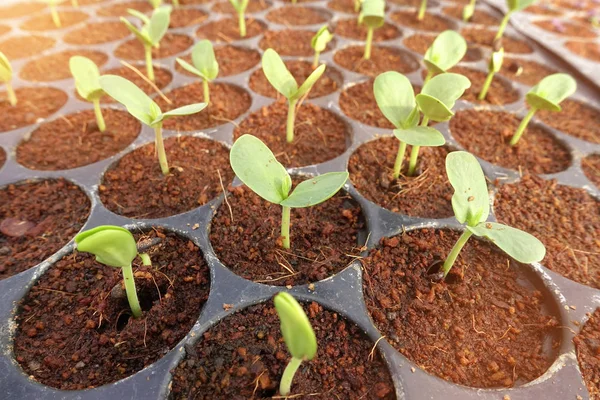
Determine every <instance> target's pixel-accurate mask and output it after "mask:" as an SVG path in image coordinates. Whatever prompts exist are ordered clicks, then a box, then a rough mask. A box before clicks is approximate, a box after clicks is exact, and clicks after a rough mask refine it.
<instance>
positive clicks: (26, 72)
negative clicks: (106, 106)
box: [20, 50, 108, 82]
mask: <svg viewBox="0 0 600 400" xmlns="http://www.w3.org/2000/svg"><path fill="white" fill-rule="evenodd" d="M76 55H79V56H84V57H87V58H89V59H90V60H92V61H93V62H94V63H96V65H97V66H98V67H102V65H104V64H105V63H106V62H107V61H108V56H107V55H106V54H105V53H102V52H100V51H93V50H65V51H61V52H59V53H54V54H49V55H47V56H42V57H40V58H38V59H35V60H32V61H29V62H28V63H27V64H25V65H24V66H23V68H21V74H20V76H21V78H23V79H25V80H28V81H33V82H51V81H58V80H61V79H66V78H71V77H72V75H71V70H70V69H69V60H70V59H71V57H73V56H76Z"/></svg>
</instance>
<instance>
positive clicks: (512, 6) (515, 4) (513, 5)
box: [494, 0, 536, 41]
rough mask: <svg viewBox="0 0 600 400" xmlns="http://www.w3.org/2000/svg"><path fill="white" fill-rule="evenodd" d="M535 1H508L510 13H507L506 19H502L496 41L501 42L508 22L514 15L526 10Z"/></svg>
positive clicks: (507, 5)
mask: <svg viewBox="0 0 600 400" xmlns="http://www.w3.org/2000/svg"><path fill="white" fill-rule="evenodd" d="M535 1H536V0H506V7H507V8H508V11H507V12H506V14H505V15H504V18H502V21H501V22H500V26H499V27H498V32H497V33H496V37H495V38H494V41H498V40H500V38H502V35H503V34H504V30H505V29H506V26H507V25H508V20H509V19H510V17H511V15H513V13H515V12H517V11H521V10H524V9H525V8H527V7H529V6H530V5H532V4H533V3H534V2H535Z"/></svg>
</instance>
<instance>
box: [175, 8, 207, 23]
mask: <svg viewBox="0 0 600 400" xmlns="http://www.w3.org/2000/svg"><path fill="white" fill-rule="evenodd" d="M207 18H208V14H206V13H205V12H204V11H202V10H198V9H196V8H186V9H182V8H180V9H177V8H176V9H174V10H173V11H172V12H171V23H170V24H169V28H183V27H184V26H192V25H198V24H200V23H202V22H203V21H205V20H206V19H207Z"/></svg>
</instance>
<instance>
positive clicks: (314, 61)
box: [312, 50, 321, 68]
mask: <svg viewBox="0 0 600 400" xmlns="http://www.w3.org/2000/svg"><path fill="white" fill-rule="evenodd" d="M320 55H321V52H320V51H316V50H315V57H314V58H313V65H312V66H313V68H317V67H318V66H319V56H320Z"/></svg>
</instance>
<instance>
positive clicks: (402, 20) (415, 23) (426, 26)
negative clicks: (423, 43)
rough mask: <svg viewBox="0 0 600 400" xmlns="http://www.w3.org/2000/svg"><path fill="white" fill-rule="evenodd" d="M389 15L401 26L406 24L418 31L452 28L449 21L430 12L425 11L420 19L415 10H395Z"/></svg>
mask: <svg viewBox="0 0 600 400" xmlns="http://www.w3.org/2000/svg"><path fill="white" fill-rule="evenodd" d="M390 17H391V19H392V21H394V22H396V23H398V24H400V25H401V26H408V27H411V28H413V29H417V30H420V31H430V32H442V31H445V30H447V29H453V28H454V25H453V24H452V22H451V21H449V20H447V19H446V18H444V17H440V16H439V15H436V14H431V13H425V17H424V18H423V20H422V21H419V20H418V19H417V13H416V12H415V11H396V12H395V13H393V14H392V15H391V16H390Z"/></svg>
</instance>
